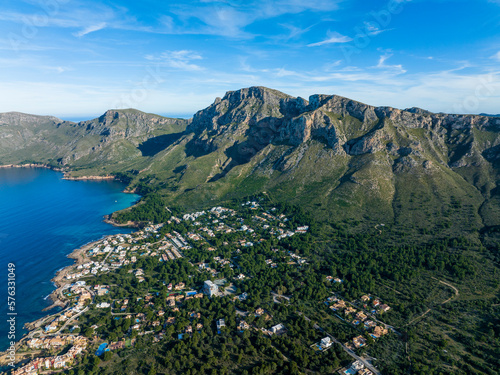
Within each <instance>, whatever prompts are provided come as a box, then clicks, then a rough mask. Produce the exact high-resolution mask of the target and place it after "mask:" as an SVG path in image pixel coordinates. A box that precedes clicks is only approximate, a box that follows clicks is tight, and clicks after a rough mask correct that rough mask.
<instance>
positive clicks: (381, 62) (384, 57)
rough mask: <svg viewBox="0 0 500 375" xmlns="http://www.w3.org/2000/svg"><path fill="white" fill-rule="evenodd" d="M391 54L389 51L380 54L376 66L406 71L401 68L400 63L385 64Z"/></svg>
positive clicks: (401, 71) (400, 71)
mask: <svg viewBox="0 0 500 375" xmlns="http://www.w3.org/2000/svg"><path fill="white" fill-rule="evenodd" d="M392 56H393V55H392V54H391V53H386V54H385V55H382V56H380V59H379V60H378V64H377V66H376V67H377V68H380V69H391V70H394V71H396V72H399V73H406V70H404V69H403V66H402V65H400V64H399V65H387V64H386V63H385V62H386V61H387V60H389V59H390V58H391V57H392Z"/></svg>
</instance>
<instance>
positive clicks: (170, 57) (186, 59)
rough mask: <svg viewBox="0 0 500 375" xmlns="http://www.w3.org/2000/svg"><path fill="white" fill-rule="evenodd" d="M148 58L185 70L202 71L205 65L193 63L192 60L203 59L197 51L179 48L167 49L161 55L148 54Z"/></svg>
mask: <svg viewBox="0 0 500 375" xmlns="http://www.w3.org/2000/svg"><path fill="white" fill-rule="evenodd" d="M146 59H147V60H151V61H157V62H158V63H161V64H164V65H166V66H168V67H170V68H174V69H178V70H184V71H200V70H203V67H201V66H200V65H197V64H193V63H192V61H196V60H202V59H203V57H202V56H201V55H200V54H199V53H198V52H195V51H190V50H179V51H165V52H163V53H162V54H160V55H159V56H154V55H147V56H146Z"/></svg>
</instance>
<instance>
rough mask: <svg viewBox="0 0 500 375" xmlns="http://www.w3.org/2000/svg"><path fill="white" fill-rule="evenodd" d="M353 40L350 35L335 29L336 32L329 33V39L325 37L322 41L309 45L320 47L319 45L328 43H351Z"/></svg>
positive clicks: (309, 45)
mask: <svg viewBox="0 0 500 375" xmlns="http://www.w3.org/2000/svg"><path fill="white" fill-rule="evenodd" d="M351 41H352V38H351V37H348V36H346V35H342V34H340V33H338V32H336V31H335V32H333V33H330V34H329V36H328V39H325V40H323V41H321V42H317V43H312V44H308V45H307V46H308V47H319V46H323V45H326V44H338V43H349V42H351Z"/></svg>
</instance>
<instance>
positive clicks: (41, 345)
mask: <svg viewBox="0 0 500 375" xmlns="http://www.w3.org/2000/svg"><path fill="white" fill-rule="evenodd" d="M243 206H246V207H248V208H249V209H251V210H253V211H255V214H254V215H253V216H252V221H253V224H251V223H249V222H248V220H247V221H245V220H244V219H242V218H239V217H237V212H236V211H235V210H232V209H228V208H224V207H213V208H211V209H210V210H205V211H200V212H195V213H191V214H186V215H183V216H182V219H179V218H176V217H171V219H170V221H169V223H172V222H175V223H178V224H179V223H182V222H183V221H184V222H189V224H190V226H191V225H192V227H190V228H189V229H188V230H189V232H188V233H187V234H185V236H186V238H187V239H189V240H190V241H196V242H201V244H200V243H197V246H203V248H204V249H207V251H215V250H216V249H215V248H214V247H212V246H210V245H209V243H208V242H207V241H206V240H205V237H206V236H208V237H214V236H215V234H216V233H217V232H222V233H231V232H244V233H245V237H246V238H244V239H241V238H240V239H238V244H239V245H240V246H241V247H242V248H243V247H251V246H254V243H258V242H261V241H264V240H263V239H262V238H260V239H259V235H258V234H257V233H262V230H265V231H267V233H270V234H271V235H275V236H277V237H278V238H286V237H290V236H293V235H295V234H296V233H306V232H307V231H308V229H309V228H308V226H299V227H298V228H297V229H296V230H292V229H290V228H289V227H290V224H287V225H285V223H287V222H288V219H287V218H286V216H285V215H275V214H273V212H274V211H276V209H275V208H273V209H271V210H269V211H267V212H265V211H264V210H261V207H260V205H259V203H258V202H255V201H249V202H246V203H244V204H243ZM235 223H236V224H235ZM162 227H163V224H157V225H149V226H146V227H145V228H143V229H142V230H140V231H137V232H135V233H132V234H125V235H121V234H120V235H114V236H108V237H107V238H105V239H102V240H100V241H98V242H96V243H95V245H94V246H93V247H92V248H91V249H90V250H88V251H87V252H86V254H85V255H87V256H88V258H89V260H88V261H86V262H85V263H82V264H78V265H77V266H75V267H73V269H72V272H71V273H68V274H67V275H66V276H65V277H66V279H67V280H72V281H73V280H74V284H71V286H70V287H68V288H67V290H66V292H65V296H66V297H67V298H68V300H70V301H71V305H70V307H69V308H67V309H66V310H64V312H63V313H61V314H58V316H57V317H56V318H55V319H54V320H53V321H52V322H50V323H49V324H48V325H46V326H45V327H44V328H45V329H44V334H45V335H48V334H50V333H54V332H57V330H58V329H59V330H60V329H61V326H62V325H64V324H65V322H67V321H68V320H69V319H70V318H72V317H74V316H75V315H77V314H80V313H82V312H83V311H84V310H85V308H86V306H87V305H88V304H89V303H90V304H92V300H93V296H94V294H95V295H97V296H106V295H107V294H109V292H110V287H109V286H106V285H93V286H91V287H86V282H85V281H83V280H79V279H82V278H86V279H85V280H87V281H88V280H89V279H87V278H91V277H93V276H96V275H99V274H102V273H108V272H111V271H113V270H116V269H118V268H120V267H122V266H124V265H134V264H135V263H136V262H137V260H138V259H139V258H140V257H155V258H157V259H158V261H160V262H168V261H175V260H177V259H179V258H182V257H183V256H184V255H183V253H184V252H185V251H187V250H189V249H191V246H190V244H189V243H188V240H186V238H185V237H184V236H183V235H181V234H180V233H177V232H175V231H172V232H171V233H167V234H166V235H162V234H160V229H161V228H162ZM235 228H237V229H235ZM205 244H207V245H208V246H205ZM224 244H225V245H227V243H224ZM275 251H276V252H277V251H278V250H277V249H276V250H275ZM236 252H237V253H240V252H241V250H240V249H237V250H236ZM283 257H285V258H286V259H287V260H286V261H287V262H288V263H290V261H293V262H294V263H297V264H303V263H305V262H306V260H305V259H303V258H301V257H300V256H299V255H297V254H294V253H292V252H288V253H285V252H283ZM213 260H214V263H215V264H216V265H217V267H226V266H229V267H231V268H233V267H235V265H234V264H233V262H232V260H231V259H224V258H223V257H219V256H215V257H213ZM266 263H268V264H269V266H270V267H277V260H276V259H268V260H267V261H266ZM199 269H200V271H209V272H210V271H213V272H212V275H215V274H217V271H216V270H215V269H213V270H212V269H210V267H208V265H207V264H205V263H201V264H199ZM129 272H131V273H133V274H134V276H135V277H136V278H137V280H138V281H139V282H143V281H145V277H146V276H147V275H145V272H144V270H143V269H141V268H132V269H131V270H129ZM245 277H246V276H245V275H244V274H239V275H238V276H237V277H236V279H237V280H243V279H245ZM166 286H167V290H168V291H169V292H172V293H169V295H168V296H167V298H166V302H167V306H168V307H170V308H171V309H172V312H175V311H179V309H178V307H177V304H178V303H179V302H181V301H185V300H188V299H191V298H203V297H204V295H206V296H208V297H210V298H212V297H217V296H221V295H222V294H223V293H222V292H221V290H220V284H217V283H216V282H213V281H211V280H207V281H205V282H204V285H203V287H202V290H201V291H200V292H197V291H185V290H184V289H185V287H186V286H185V284H184V283H183V282H180V283H178V284H176V285H172V284H169V285H166ZM247 297H248V294H247V293H243V294H241V295H240V296H237V297H235V298H238V299H239V300H245V299H246V298H247ZM152 298H153V297H152V296H150V295H147V296H145V297H144V299H145V300H146V302H147V306H151V307H154V301H153V300H151V299H152ZM94 306H95V307H96V308H100V309H107V308H116V309H119V310H120V312H122V313H123V312H125V311H129V310H128V299H123V300H121V301H114V302H113V301H111V300H108V301H106V300H105V301H102V302H100V303H96V304H95V305H94ZM125 314H127V313H125ZM164 314H165V312H164V311H163V310H160V311H157V312H156V315H155V319H157V320H154V321H146V317H145V315H144V314H133V313H131V314H129V315H127V316H126V317H125V318H130V319H132V320H133V324H132V326H131V327H130V328H131V329H132V330H138V331H140V332H139V334H146V333H149V332H154V331H156V332H158V330H153V331H146V329H145V328H146V327H150V326H151V327H158V326H160V325H163V323H164V324H165V325H171V324H174V323H175V320H176V319H175V317H168V318H166V319H159V318H161V317H162V316H163V315H164ZM193 314H194V315H193V316H192V317H193V319H199V318H200V316H199V315H200V313H195V312H193ZM255 316H257V317H259V316H262V317H264V319H265V320H266V321H268V320H271V317H270V316H269V315H268V314H267V313H266V312H265V311H264V310H263V309H262V308H258V309H256V311H255ZM161 322H163V323H161ZM216 327H217V330H218V331H220V329H221V328H224V327H225V322H224V320H223V319H219V320H217V322H216ZM202 328H203V325H202V324H201V323H199V322H198V321H194V322H191V324H189V325H188V326H186V327H184V328H183V329H182V332H181V333H180V335H185V334H188V335H189V334H191V333H193V332H194V331H200V330H201V329H202ZM250 328H251V327H250V325H249V324H248V323H246V322H245V321H244V320H242V321H240V323H239V325H238V329H239V330H241V331H242V330H246V329H250ZM254 328H255V327H254ZM255 329H257V328H255ZM262 331H263V332H264V333H265V334H268V335H278V334H281V333H283V332H285V331H286V329H285V326H284V325H283V324H281V323H280V324H277V325H274V326H272V327H271V328H269V329H263V330H262ZM163 332H164V331H162V332H160V333H158V334H157V335H155V340H159V339H161V337H162V335H163ZM72 337H73V335H68V336H55V337H54V336H45V337H44V336H43V335H42V336H41V337H40V338H37V339H32V340H30V341H29V344H28V347H29V348H30V349H33V350H38V349H60V348H62V347H64V346H67V345H69V344H71V343H72V344H73V346H72V347H71V349H70V350H69V351H68V352H67V353H66V354H64V355H61V356H55V357H49V358H41V359H36V360H33V361H31V362H30V363H29V364H28V365H26V366H23V367H21V368H19V369H17V370H16V372H14V374H16V375H19V374H35V373H38V372H39V371H42V370H43V371H46V370H49V369H64V368H68V366H71V365H72V364H73V363H74V358H75V356H76V355H77V354H79V353H81V352H82V351H83V350H85V348H86V346H87V342H86V341H85V342H80V341H78V340H79V339H78V340H76V341H75V339H72ZM71 340H73V341H71Z"/></svg>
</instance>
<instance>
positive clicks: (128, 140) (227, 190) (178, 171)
mask: <svg viewBox="0 0 500 375" xmlns="http://www.w3.org/2000/svg"><path fill="white" fill-rule="evenodd" d="M499 134H500V119H499V118H496V117H492V116H476V115H453V114H442V113H439V114H436V113H431V112H429V111H426V110H423V109H419V108H409V109H405V110H401V109H395V108H391V107H374V106H370V105H367V104H363V103H360V102H357V101H355V100H351V99H348V98H344V97H341V96H337V95H313V96H311V97H310V98H309V99H308V100H306V99H304V98H300V97H298V98H295V97H292V96H289V95H287V94H284V93H281V92H279V91H276V90H271V89H268V88H264V87H250V88H245V89H241V90H238V91H231V92H228V93H227V94H226V95H225V96H224V97H223V98H217V99H216V100H215V101H214V103H213V104H212V105H210V106H209V107H207V108H206V109H203V110H201V111H199V112H197V113H196V114H195V115H194V117H193V119H192V120H181V119H169V118H164V117H161V116H156V115H151V114H146V113H143V112H140V111H137V110H121V111H108V112H106V113H105V114H104V115H103V116H101V117H99V118H97V119H94V120H90V121H85V122H80V123H77V124H76V123H70V122H65V121H61V120H59V119H56V118H54V117H40V116H30V115H24V114H17V113H9V114H2V115H0V164H7V163H19V162H21V161H36V162H48V163H54V164H55V165H58V166H63V165H65V166H67V167H69V168H70V169H71V170H72V171H73V172H72V173H74V174H75V176H78V175H111V174H114V173H117V172H127V173H128V172H133V173H131V174H130V178H131V179H132V180H131V188H133V187H134V186H135V185H136V184H138V183H139V181H140V183H141V184H144V183H149V184H151V185H152V186H157V188H159V189H161V191H162V192H163V193H164V195H165V197H166V199H167V200H169V201H172V202H175V203H178V204H182V205H193V206H197V205H203V204H206V203H207V202H209V201H210V202H212V201H218V200H223V199H226V198H230V197H234V196H241V195H246V194H252V193H256V192H261V191H266V192H267V193H269V194H272V195H274V196H276V197H278V198H279V199H285V200H288V201H292V202H297V203H300V204H302V205H304V206H308V207H315V210H316V213H317V214H318V215H319V216H330V215H337V216H338V217H339V218H364V219H366V218H369V219H370V220H373V221H377V222H387V223H396V224H400V225H405V223H413V224H415V223H418V225H422V226H423V227H425V226H426V225H432V226H443V227H447V226H450V225H451V224H450V223H458V224H457V225H458V227H457V226H454V230H464V231H467V230H474V229H477V228H481V227H491V226H497V225H500V208H499V207H500V188H499V186H500V157H499V155H500V136H499ZM463 218H467V220H464V219H463ZM413 224H412V225H413Z"/></svg>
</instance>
